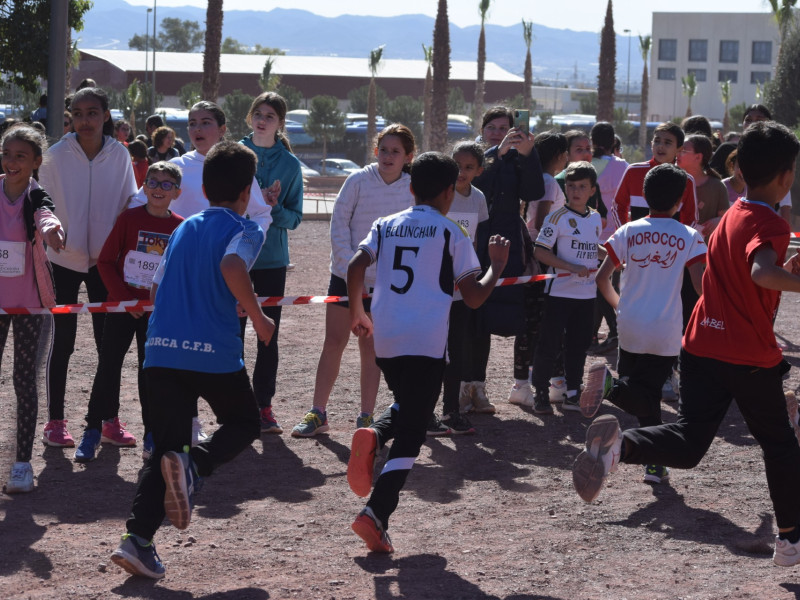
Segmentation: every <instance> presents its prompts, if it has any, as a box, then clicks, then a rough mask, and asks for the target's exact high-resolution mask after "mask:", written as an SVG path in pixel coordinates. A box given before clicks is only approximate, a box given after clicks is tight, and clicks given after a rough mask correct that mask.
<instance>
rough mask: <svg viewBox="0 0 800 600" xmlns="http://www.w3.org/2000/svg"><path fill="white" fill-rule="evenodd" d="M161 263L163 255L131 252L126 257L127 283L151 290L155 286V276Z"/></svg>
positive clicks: (125, 271)
mask: <svg viewBox="0 0 800 600" xmlns="http://www.w3.org/2000/svg"><path fill="white" fill-rule="evenodd" d="M160 263H161V255H159V254H148V253H147V252H139V251H138V250H129V251H128V254H127V255H126V256H125V266H124V269H123V274H124V276H125V283H127V284H128V285H130V286H133V287H137V288H143V289H150V286H151V285H152V284H153V275H155V273H156V269H157V268H158V265H159V264H160Z"/></svg>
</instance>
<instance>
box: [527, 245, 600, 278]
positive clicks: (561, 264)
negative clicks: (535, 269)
mask: <svg viewBox="0 0 800 600" xmlns="http://www.w3.org/2000/svg"><path fill="white" fill-rule="evenodd" d="M533 257H534V258H535V259H536V260H538V261H539V262H541V263H544V264H546V265H549V266H551V267H555V268H556V269H563V270H564V271H569V272H570V273H575V274H576V275H578V276H579V277H588V276H589V269H588V268H586V267H585V266H583V265H577V264H573V263H571V262H568V261H566V260H564V259H563V258H560V257H558V256H557V255H556V253H555V252H553V251H552V250H549V249H547V248H545V247H544V246H536V248H534V250H533Z"/></svg>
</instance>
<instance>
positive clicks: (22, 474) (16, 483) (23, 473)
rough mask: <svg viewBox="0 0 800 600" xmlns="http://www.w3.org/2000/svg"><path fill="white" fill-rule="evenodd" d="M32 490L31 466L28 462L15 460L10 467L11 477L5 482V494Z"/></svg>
mask: <svg viewBox="0 0 800 600" xmlns="http://www.w3.org/2000/svg"><path fill="white" fill-rule="evenodd" d="M32 491H33V468H31V463H29V462H15V463H14V466H12V467H11V477H10V478H9V480H8V483H6V493H7V494H20V493H24V492H32Z"/></svg>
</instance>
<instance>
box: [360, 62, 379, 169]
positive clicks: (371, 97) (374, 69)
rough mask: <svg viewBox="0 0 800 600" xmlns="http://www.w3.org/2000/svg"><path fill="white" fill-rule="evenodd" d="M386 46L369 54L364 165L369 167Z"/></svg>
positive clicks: (375, 132)
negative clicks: (378, 78) (377, 82)
mask: <svg viewBox="0 0 800 600" xmlns="http://www.w3.org/2000/svg"><path fill="white" fill-rule="evenodd" d="M383 48H384V46H378V47H377V48H374V49H373V50H370V52H369V72H370V73H371V75H372V76H371V77H370V79H369V92H368V94H367V154H366V156H365V158H364V164H366V165H368V164H369V163H371V162H372V158H373V156H374V154H373V152H372V141H373V140H374V139H375V136H376V135H377V133H378V132H377V131H376V127H375V117H376V113H377V112H378V108H377V104H378V101H377V98H376V94H377V92H376V91H375V77H376V76H377V74H378V66H379V65H380V62H381V58H382V57H383Z"/></svg>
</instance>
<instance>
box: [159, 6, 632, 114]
mask: <svg viewBox="0 0 800 600" xmlns="http://www.w3.org/2000/svg"><path fill="white" fill-rule="evenodd" d="M156 23H158V21H156V0H153V85H152V90H151V92H150V114H151V115H152V114H154V113H155V112H156ZM629 62H630V61H629Z"/></svg>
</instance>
